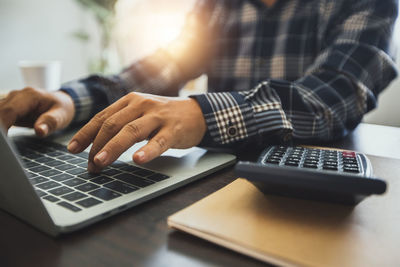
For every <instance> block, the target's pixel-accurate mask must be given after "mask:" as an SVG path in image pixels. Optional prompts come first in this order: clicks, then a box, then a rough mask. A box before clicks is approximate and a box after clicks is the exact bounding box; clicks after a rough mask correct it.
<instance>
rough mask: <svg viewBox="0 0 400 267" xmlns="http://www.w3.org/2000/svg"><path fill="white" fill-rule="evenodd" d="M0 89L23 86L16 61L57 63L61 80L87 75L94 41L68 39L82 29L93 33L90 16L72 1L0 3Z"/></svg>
mask: <svg viewBox="0 0 400 267" xmlns="http://www.w3.org/2000/svg"><path fill="white" fill-rule="evenodd" d="M0 25H1V26H0V36H1V37H0V38H1V39H0V40H1V41H0V59H1V60H0V90H7V89H16V88H21V87H23V82H22V78H21V75H20V73H19V70H18V67H17V63H18V61H19V60H60V61H62V64H63V71H62V81H67V80H71V79H75V78H77V77H80V76H82V75H86V74H87V60H88V57H90V56H91V55H93V54H94V53H96V47H97V46H96V45H95V44H94V42H92V43H90V44H89V45H85V44H83V43H81V42H79V41H78V40H76V39H74V38H73V37H71V33H72V32H74V31H76V30H78V29H82V28H86V29H88V30H90V31H95V30H96V27H95V24H94V22H93V20H92V18H91V16H90V15H88V14H87V13H85V12H83V11H82V9H81V8H80V7H79V6H78V5H77V4H76V3H75V1H74V0H34V1H29V0H0Z"/></svg>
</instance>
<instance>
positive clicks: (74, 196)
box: [62, 192, 87, 201]
mask: <svg viewBox="0 0 400 267" xmlns="http://www.w3.org/2000/svg"><path fill="white" fill-rule="evenodd" d="M85 197H87V195H85V194H83V193H81V192H72V193H69V194H66V195H64V196H62V198H64V199H66V200H69V201H75V200H78V199H82V198H85Z"/></svg>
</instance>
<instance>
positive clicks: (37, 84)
mask: <svg viewBox="0 0 400 267" xmlns="http://www.w3.org/2000/svg"><path fill="white" fill-rule="evenodd" d="M18 66H19V68H20V70H21V74H22V78H23V80H24V83H25V86H30V87H33V88H36V89H43V90H47V91H54V90H57V89H59V88H60V81H61V62H60V61H28V60H24V61H20V62H18Z"/></svg>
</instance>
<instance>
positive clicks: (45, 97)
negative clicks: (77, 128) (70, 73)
mask: <svg viewBox="0 0 400 267" xmlns="http://www.w3.org/2000/svg"><path fill="white" fill-rule="evenodd" d="M74 114H75V107H74V103H73V100H72V98H71V97H70V96H69V95H68V94H66V93H64V92H62V91H56V92H46V91H43V90H37V89H33V88H31V87H27V88H24V89H22V90H17V91H11V92H10V93H9V94H8V95H7V96H6V97H5V98H4V99H1V100H0V123H1V124H2V125H3V126H4V128H5V130H6V131H8V129H9V128H10V127H11V126H13V125H16V126H23V127H32V128H34V129H35V132H36V134H37V135H38V136H41V137H45V136H48V135H49V134H51V133H52V132H54V131H56V130H59V129H63V128H65V127H66V126H68V125H69V124H70V123H71V121H72V118H73V117H74Z"/></svg>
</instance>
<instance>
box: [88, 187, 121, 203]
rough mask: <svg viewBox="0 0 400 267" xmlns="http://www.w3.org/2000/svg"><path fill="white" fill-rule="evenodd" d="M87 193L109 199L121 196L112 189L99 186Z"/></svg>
mask: <svg viewBox="0 0 400 267" xmlns="http://www.w3.org/2000/svg"><path fill="white" fill-rule="evenodd" d="M89 194H90V195H92V196H95V197H97V198H100V199H102V200H111V199H114V198H117V197H120V196H122V195H121V194H119V193H117V192H114V191H111V190H108V189H105V188H100V189H97V190H94V191H92V192H90V193H89Z"/></svg>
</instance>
